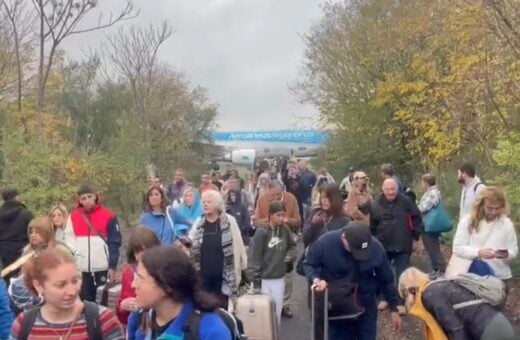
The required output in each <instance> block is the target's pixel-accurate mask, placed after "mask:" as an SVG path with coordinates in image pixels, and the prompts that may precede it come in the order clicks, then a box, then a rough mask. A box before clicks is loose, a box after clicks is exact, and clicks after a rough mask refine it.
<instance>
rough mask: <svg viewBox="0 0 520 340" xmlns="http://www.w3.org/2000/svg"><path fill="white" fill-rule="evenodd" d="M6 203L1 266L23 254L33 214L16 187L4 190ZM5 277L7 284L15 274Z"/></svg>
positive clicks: (0, 223)
mask: <svg viewBox="0 0 520 340" xmlns="http://www.w3.org/2000/svg"><path fill="white" fill-rule="evenodd" d="M2 199H3V200H4V204H3V205H2V207H0V266H1V267H2V268H5V267H7V266H8V265H10V264H11V263H13V262H14V261H16V260H17V259H18V258H19V257H20V255H21V254H22V250H23V247H25V246H26V245H27V244H28V243H29V234H28V232H27V227H28V225H29V222H30V221H31V219H32V215H31V213H30V212H29V210H27V208H26V207H25V205H23V204H22V203H21V202H20V194H19V193H18V190H16V189H5V190H4V191H2ZM15 274H16V272H15V273H12V274H11V275H8V276H7V277H4V280H5V281H6V284H7V285H9V279H10V277H11V276H13V275H15Z"/></svg>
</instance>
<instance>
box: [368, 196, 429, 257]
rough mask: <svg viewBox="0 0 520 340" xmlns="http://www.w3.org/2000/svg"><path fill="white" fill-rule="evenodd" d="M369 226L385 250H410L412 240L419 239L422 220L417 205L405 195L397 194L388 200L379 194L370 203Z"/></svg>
mask: <svg viewBox="0 0 520 340" xmlns="http://www.w3.org/2000/svg"><path fill="white" fill-rule="evenodd" d="M370 228H371V229H372V233H373V234H374V236H375V237H377V239H378V240H379V241H380V242H381V243H382V244H383V246H384V247H385V250H386V251H387V252H388V251H401V252H411V251H412V245H413V240H416V241H417V240H419V236H420V235H421V231H422V230H423V220H422V216H421V212H420V211H419V209H418V208H417V205H416V204H415V203H414V202H412V200H411V199H410V198H408V197H407V196H405V195H403V194H398V196H397V198H396V199H395V200H394V201H392V202H390V201H388V200H387V199H386V198H385V196H384V195H381V196H380V197H379V198H378V199H377V200H374V202H373V203H372V207H371V212H370Z"/></svg>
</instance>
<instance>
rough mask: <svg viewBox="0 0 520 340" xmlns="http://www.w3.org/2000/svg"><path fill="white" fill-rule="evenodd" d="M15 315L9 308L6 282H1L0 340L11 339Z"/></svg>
mask: <svg viewBox="0 0 520 340" xmlns="http://www.w3.org/2000/svg"><path fill="white" fill-rule="evenodd" d="M13 321H14V315H13V312H12V311H11V307H10V306H9V295H7V289H6V288H5V284H4V280H0V340H7V339H9V333H11V327H12V326H13Z"/></svg>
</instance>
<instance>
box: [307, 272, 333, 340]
mask: <svg viewBox="0 0 520 340" xmlns="http://www.w3.org/2000/svg"><path fill="white" fill-rule="evenodd" d="M316 292H323V339H328V338H329V292H328V290H327V282H326V281H324V280H320V279H314V281H313V285H312V286H311V324H312V330H311V331H312V334H311V339H315V338H316V326H317V325H316Z"/></svg>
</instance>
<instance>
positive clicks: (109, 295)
mask: <svg viewBox="0 0 520 340" xmlns="http://www.w3.org/2000/svg"><path fill="white" fill-rule="evenodd" d="M120 295H121V283H119V281H115V282H113V283H110V282H107V283H105V284H104V285H103V286H99V287H97V290H96V303H97V304H99V305H101V306H104V307H107V308H108V309H111V310H112V311H115V310H116V306H117V301H118V300H119V296H120Z"/></svg>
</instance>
